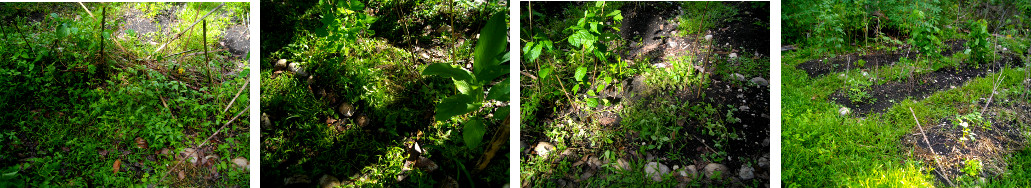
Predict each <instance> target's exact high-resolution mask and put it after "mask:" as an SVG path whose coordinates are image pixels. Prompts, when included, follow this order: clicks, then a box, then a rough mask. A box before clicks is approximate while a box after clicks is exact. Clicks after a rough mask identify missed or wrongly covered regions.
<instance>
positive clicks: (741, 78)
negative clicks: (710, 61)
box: [730, 73, 745, 81]
mask: <svg viewBox="0 0 1031 188" xmlns="http://www.w3.org/2000/svg"><path fill="white" fill-rule="evenodd" d="M730 77H733V78H734V80H737V81H745V75H741V74H738V73H734V74H731V75H730Z"/></svg>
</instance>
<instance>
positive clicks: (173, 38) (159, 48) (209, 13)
mask: <svg viewBox="0 0 1031 188" xmlns="http://www.w3.org/2000/svg"><path fill="white" fill-rule="evenodd" d="M225 5H226V4H225V3H222V4H221V5H218V7H215V8H214V9H211V11H210V12H208V14H205V15H204V16H202V17H200V19H201V20H204V18H207V17H208V16H209V15H211V13H215V10H218V9H219V8H222V6H225ZM201 20H197V21H195V22H193V25H190V27H188V28H186V30H183V31H182V32H179V34H176V35H175V37H172V40H168V41H167V42H165V44H162V45H161V46H160V47H158V49H157V50H154V52H161V50H164V49H165V46H168V43H172V41H175V40H176V39H179V37H181V36H183V33H185V32H186V31H189V30H190V29H193V26H197V24H198V23H200V21H201ZM151 56H153V55H151ZM151 56H147V59H150V57H151Z"/></svg>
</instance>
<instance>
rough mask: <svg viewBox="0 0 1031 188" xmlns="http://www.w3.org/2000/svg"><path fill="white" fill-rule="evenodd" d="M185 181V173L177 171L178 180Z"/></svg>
mask: <svg viewBox="0 0 1031 188" xmlns="http://www.w3.org/2000/svg"><path fill="white" fill-rule="evenodd" d="M183 179H186V172H184V171H183V170H179V180H183Z"/></svg>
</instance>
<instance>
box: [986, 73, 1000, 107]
mask: <svg viewBox="0 0 1031 188" xmlns="http://www.w3.org/2000/svg"><path fill="white" fill-rule="evenodd" d="M1001 82H1002V73H1001V72H1000V73H999V76H996V77H995V87H994V88H992V96H991V97H988V102H986V103H984V107H982V108H981V114H984V111H985V110H988V105H989V104H992V99H994V98H995V91H996V90H998V89H999V84H1000V83H1001Z"/></svg>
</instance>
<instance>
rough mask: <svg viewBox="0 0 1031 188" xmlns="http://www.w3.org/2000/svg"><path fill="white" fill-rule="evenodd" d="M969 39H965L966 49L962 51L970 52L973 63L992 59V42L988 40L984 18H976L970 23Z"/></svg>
mask: <svg viewBox="0 0 1031 188" xmlns="http://www.w3.org/2000/svg"><path fill="white" fill-rule="evenodd" d="M969 37H970V40H968V41H967V43H966V45H967V50H966V51H964V52H963V53H965V54H970V55H971V57H972V58H973V59H974V65H975V66H980V65H981V63H986V62H989V61H992V56H991V55H992V54H993V53H995V52H993V51H992V48H991V46H992V44H991V43H990V42H988V37H991V35H989V34H988V22H986V21H985V20H984V19H981V20H977V21H976V22H973V23H970V35H969Z"/></svg>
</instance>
